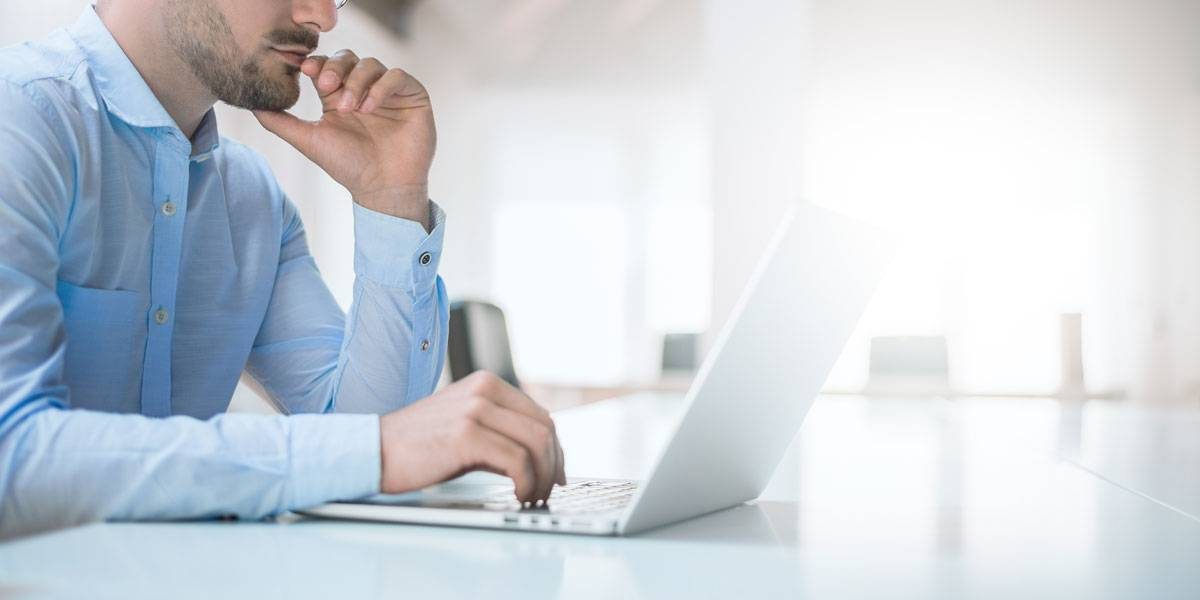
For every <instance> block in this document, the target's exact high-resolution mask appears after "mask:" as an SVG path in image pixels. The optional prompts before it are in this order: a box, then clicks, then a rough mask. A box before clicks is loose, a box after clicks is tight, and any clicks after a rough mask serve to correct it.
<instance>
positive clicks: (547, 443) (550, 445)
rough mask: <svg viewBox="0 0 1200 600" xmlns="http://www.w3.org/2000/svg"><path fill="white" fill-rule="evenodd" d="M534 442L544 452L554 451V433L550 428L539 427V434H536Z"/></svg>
mask: <svg viewBox="0 0 1200 600" xmlns="http://www.w3.org/2000/svg"><path fill="white" fill-rule="evenodd" d="M534 441H535V443H537V446H538V448H539V449H540V450H542V451H543V452H546V451H549V450H553V449H554V432H552V431H550V428H549V427H538V428H537V433H535V434H534Z"/></svg>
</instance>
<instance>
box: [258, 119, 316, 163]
mask: <svg viewBox="0 0 1200 600" xmlns="http://www.w3.org/2000/svg"><path fill="white" fill-rule="evenodd" d="M254 117H255V118H256V119H258V122H259V124H261V125H262V126H263V128H264V129H266V130H267V131H270V132H271V133H273V134H275V135H277V136H279V137H280V138H283V141H285V142H287V143H289V144H291V145H292V147H293V148H295V149H297V150H299V151H300V153H301V154H304V155H305V156H308V155H309V152H310V151H311V149H312V147H313V125H314V124H313V123H311V122H309V121H305V120H303V119H300V118H298V117H296V116H295V115H293V114H291V113H288V112H283V111H269V110H256V111H254Z"/></svg>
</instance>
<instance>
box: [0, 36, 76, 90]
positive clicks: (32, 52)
mask: <svg viewBox="0 0 1200 600" xmlns="http://www.w3.org/2000/svg"><path fill="white" fill-rule="evenodd" d="M86 65H87V60H86V57H85V56H84V54H83V51H81V50H80V49H79V47H78V46H77V45H76V44H75V43H74V41H73V40H71V38H70V36H68V35H67V33H66V31H64V30H61V29H60V30H57V31H55V32H53V33H51V34H50V35H49V36H48V37H46V38H45V39H42V40H38V41H33V42H24V43H21V44H16V45H13V46H7V47H4V48H0V81H3V82H5V83H7V84H8V85H9V86H10V87H15V88H22V89H24V90H26V93H27V94H30V95H32V96H34V97H39V96H46V95H48V94H46V92H47V91H50V90H52V89H53V88H55V87H60V86H61V87H73V84H72V80H73V79H74V78H75V77H76V76H77V75H78V74H79V71H80V69H82V68H86Z"/></svg>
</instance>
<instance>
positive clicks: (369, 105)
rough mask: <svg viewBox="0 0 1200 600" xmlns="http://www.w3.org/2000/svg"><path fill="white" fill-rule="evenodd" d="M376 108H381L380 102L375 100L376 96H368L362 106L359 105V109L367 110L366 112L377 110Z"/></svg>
mask: <svg viewBox="0 0 1200 600" xmlns="http://www.w3.org/2000/svg"><path fill="white" fill-rule="evenodd" d="M376 108H379V102H377V101H375V99H374V98H367V99H366V100H364V101H363V103H362V106H361V107H359V109H358V110H360V111H362V112H365V113H369V112H375V109H376Z"/></svg>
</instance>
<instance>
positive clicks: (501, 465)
mask: <svg viewBox="0 0 1200 600" xmlns="http://www.w3.org/2000/svg"><path fill="white" fill-rule="evenodd" d="M476 428H477V430H475V431H473V432H472V433H471V440H472V442H473V443H472V444H471V462H472V463H474V464H478V465H485V466H486V467H490V468H491V469H496V470H497V471H499V472H500V473H503V474H504V475H505V476H506V477H508V478H509V479H512V481H513V486H514V491H515V492H516V494H517V500H519V501H521V502H533V501H534V500H535V499H536V493H535V489H536V488H535V486H536V482H535V480H534V470H533V463H532V461H531V459H530V457H529V452H527V451H526V450H525V448H524V447H523V446H521V445H520V444H518V443H516V442H514V441H512V440H510V439H508V438H506V437H504V436H502V435H500V434H499V433H496V432H495V431H492V430H491V429H489V428H487V427H484V426H482V425H476ZM486 470H490V469H486Z"/></svg>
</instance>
